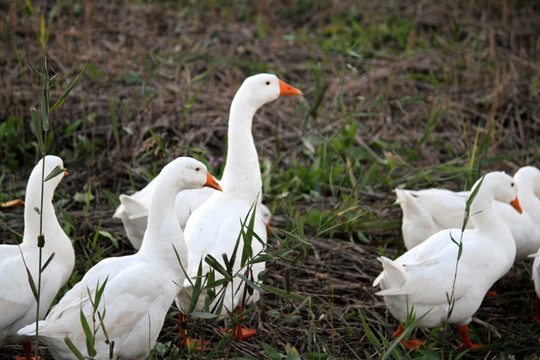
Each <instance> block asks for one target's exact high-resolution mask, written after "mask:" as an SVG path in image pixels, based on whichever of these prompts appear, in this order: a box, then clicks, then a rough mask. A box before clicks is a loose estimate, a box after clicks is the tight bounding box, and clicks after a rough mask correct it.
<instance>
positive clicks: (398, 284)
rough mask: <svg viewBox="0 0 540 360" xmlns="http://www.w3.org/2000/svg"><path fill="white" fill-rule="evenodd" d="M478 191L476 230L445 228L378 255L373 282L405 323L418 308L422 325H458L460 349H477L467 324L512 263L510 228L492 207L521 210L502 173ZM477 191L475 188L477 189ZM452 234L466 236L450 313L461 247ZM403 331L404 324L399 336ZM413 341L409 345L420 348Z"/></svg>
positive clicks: (488, 177) (511, 183)
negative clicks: (397, 252) (392, 254)
mask: <svg viewBox="0 0 540 360" xmlns="http://www.w3.org/2000/svg"><path fill="white" fill-rule="evenodd" d="M478 187H479V190H478V192H477V194H476V197H475V198H474V199H473V201H472V203H471V206H470V219H469V221H471V222H472V223H473V224H474V227H475V229H466V230H465V231H464V232H463V233H462V232H461V229H447V230H442V231H440V232H438V233H435V234H434V235H432V236H430V237H429V238H428V239H426V240H425V241H424V242H422V243H421V244H419V245H417V246H415V247H414V248H412V249H411V250H409V251H407V252H406V253H405V254H403V255H401V256H400V257H399V258H397V259H396V260H390V259H388V258H386V257H384V256H382V257H380V261H381V262H382V264H383V269H384V270H383V272H382V273H381V274H380V275H379V276H378V277H377V279H376V280H375V281H374V283H373V285H374V286H377V285H380V287H381V291H379V292H378V293H377V295H381V296H384V302H385V304H386V306H387V307H388V309H389V310H390V312H391V313H392V315H393V316H394V317H395V318H397V319H398V320H399V321H400V322H405V321H406V319H407V312H408V311H411V309H414V313H415V315H416V319H419V318H420V317H421V316H423V315H425V316H424V317H423V318H422V319H421V320H420V322H419V323H418V326H420V327H427V328H432V327H435V326H438V325H441V324H444V323H447V322H448V323H450V324H456V325H458V329H459V333H460V335H461V338H462V341H463V344H462V345H461V346H460V347H459V349H474V348H477V347H479V346H480V345H475V344H472V342H471V341H470V339H469V337H468V324H469V322H470V321H471V317H472V316H473V315H474V313H475V312H476V310H477V309H478V308H479V306H480V304H481V302H482V299H483V298H484V295H485V294H486V292H487V291H488V289H489V288H490V287H491V286H492V285H493V283H495V282H496V281H497V280H498V279H500V278H501V277H502V276H503V275H504V274H506V272H507V271H508V270H509V269H510V268H511V266H512V264H513V262H514V257H515V253H516V245H515V242H514V240H513V238H512V234H511V233H510V230H509V229H508V227H507V226H506V224H505V223H504V222H502V221H501V219H500V217H499V216H498V215H497V212H496V211H495V210H494V209H493V207H492V202H493V201H495V200H498V201H502V202H506V203H511V204H512V206H514V207H515V208H516V209H517V210H518V211H520V212H521V208H520V206H519V202H518V200H517V199H518V198H517V186H516V184H515V182H514V179H512V177H510V176H509V175H506V174H505V173H503V172H492V173H488V174H486V175H485V177H484V178H483V180H482V179H480V180H479V181H477V182H476V183H475V185H474V187H473V189H476V188H478ZM473 191H474V190H473ZM452 238H453V239H454V240H455V241H457V242H460V240H461V241H462V253H461V258H460V260H459V266H458V270H457V277H456V281H455V292H454V300H455V303H454V308H453V311H452V312H451V314H450V316H449V317H448V314H449V302H448V298H449V297H450V296H451V293H452V287H453V281H454V273H455V271H456V261H457V258H458V251H459V247H458V245H456V243H454V242H453V241H452ZM401 333H402V328H400V330H398V331H397V332H396V336H398V335H400V334H401ZM420 344H421V341H419V340H410V341H409V342H408V343H407V347H408V348H413V347H418V346H419V345H420Z"/></svg>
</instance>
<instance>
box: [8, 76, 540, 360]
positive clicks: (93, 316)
mask: <svg viewBox="0 0 540 360" xmlns="http://www.w3.org/2000/svg"><path fill="white" fill-rule="evenodd" d="M295 95H301V92H300V90H298V89H296V88H294V87H292V86H290V85H288V84H286V83H285V82H283V81H281V80H280V79H279V78H278V77H277V76H276V75H273V74H257V75H254V76H251V77H248V78H246V79H245V81H244V82H243V84H242V85H241V87H240V88H239V89H238V91H237V93H236V95H235V96H234V98H233V100H232V103H231V107H230V114H229V124H228V144H227V154H225V155H226V156H224V157H225V158H226V163H225V167H224V171H223V176H222V178H221V179H220V180H219V181H218V180H216V179H214V177H213V176H212V175H210V173H209V172H208V171H207V169H206V167H205V165H204V164H202V163H201V162H199V161H197V160H195V159H193V158H189V157H180V158H177V159H175V160H173V161H171V162H170V163H169V164H167V165H166V166H165V167H163V169H162V170H161V172H160V173H159V175H158V176H157V177H156V178H155V179H154V180H152V181H151V182H150V183H149V184H148V185H147V186H146V187H144V188H143V189H141V190H140V191H138V192H136V193H134V194H131V195H125V194H122V195H120V196H119V199H120V201H121V205H120V206H119V207H118V208H117V209H116V211H115V213H114V215H113V217H114V218H117V219H120V220H121V221H122V223H123V225H124V228H125V231H126V235H127V238H128V239H129V241H130V242H131V244H132V245H133V247H134V248H135V249H136V250H137V252H136V253H135V254H133V255H127V256H121V257H111V258H106V259H104V260H102V261H100V262H99V263H98V264H96V265H95V266H93V267H92V268H91V269H90V270H89V271H88V272H87V273H86V274H85V275H84V276H83V278H82V279H81V280H80V281H79V282H78V283H77V284H75V285H74V286H73V287H72V288H71V289H70V290H69V291H68V292H67V293H66V294H65V295H64V296H63V297H62V298H61V299H60V300H59V301H58V302H57V303H56V304H55V305H54V306H52V307H51V304H52V303H53V300H54V299H55V297H56V295H57V293H58V291H59V289H60V288H61V287H62V286H64V285H65V284H66V282H67V281H68V279H69V277H70V276H71V272H72V270H73V267H74V264H75V253H74V250H73V246H72V245H71V241H70V239H69V238H68V236H67V235H66V234H65V233H64V231H63V229H62V227H61V226H60V224H59V223H58V220H57V218H56V214H55V210H54V207H53V204H52V199H53V195H54V191H55V189H56V187H57V185H58V184H59V183H60V181H61V180H62V178H63V177H64V176H65V175H66V174H67V172H66V171H65V169H64V165H63V162H62V159H60V158H58V157H56V156H52V155H47V156H45V157H44V158H43V159H41V160H40V161H39V163H38V164H37V165H36V166H35V168H34V170H33V171H32V173H31V174H30V177H29V180H28V185H27V188H26V198H25V212H24V237H23V241H22V243H21V244H20V245H0V346H3V345H5V344H8V343H18V344H22V345H23V349H24V351H25V356H26V359H27V360H30V359H32V350H31V341H32V339H33V337H34V336H35V335H36V332H38V334H39V339H40V342H42V343H44V344H45V345H47V347H48V348H49V350H50V352H51V353H52V355H53V356H54V358H55V359H73V358H74V357H75V356H74V350H73V348H76V349H77V351H79V352H80V353H81V355H82V356H83V357H84V358H94V359H110V358H112V359H144V358H146V357H147V356H148V354H149V353H150V352H151V351H152V349H153V347H154V345H155V342H156V340H157V337H158V335H159V333H160V331H161V329H162V326H163V323H164V321H165V318H166V315H167V312H168V311H169V308H170V306H171V304H172V303H174V302H176V305H177V306H178V309H179V312H180V314H179V324H178V332H179V336H180V339H181V343H182V344H183V345H185V346H192V345H195V346H196V347H197V348H204V346H205V344H203V343H202V342H201V341H200V340H198V339H192V338H190V337H188V336H187V332H186V329H185V327H186V319H188V318H189V317H190V315H191V314H192V313H195V312H203V311H204V312H208V311H210V312H213V313H214V314H215V316H224V315H226V314H229V313H234V312H236V313H237V314H239V316H241V314H242V313H243V311H244V309H245V307H246V306H248V305H249V304H252V303H255V302H257V301H258V300H259V293H258V292H257V291H253V288H249V287H248V286H247V282H246V280H248V281H253V282H256V281H257V280H256V279H258V276H259V274H260V273H261V272H263V271H264V270H265V263H264V261H253V262H249V259H254V258H256V257H257V256H258V255H259V254H263V253H264V251H265V250H266V242H267V237H268V226H269V223H270V218H271V212H270V210H269V209H268V207H267V206H265V205H264V204H263V203H262V199H263V196H262V195H263V194H262V178H261V172H260V165H259V160H258V155H257V149H256V146H255V142H254V139H253V136H252V132H251V128H252V122H253V117H254V115H255V113H256V112H257V110H258V109H259V108H260V107H262V106H263V105H265V104H267V103H269V102H272V101H274V100H276V99H277V98H278V97H280V96H295ZM395 193H396V197H397V201H396V203H397V204H399V205H400V206H401V209H402V212H403V220H402V234H403V240H404V245H405V248H406V249H407V251H406V252H405V253H403V254H402V255H401V256H399V257H397V258H396V259H390V258H388V257H385V256H381V257H380V258H379V260H380V262H381V264H382V272H381V273H380V275H379V276H378V277H377V278H376V279H375V281H374V282H373V286H375V287H378V288H380V290H379V291H378V292H377V295H380V296H381V297H382V298H383V299H384V303H385V304H386V306H387V308H388V310H389V312H390V313H391V314H392V315H393V316H394V317H395V318H396V319H397V320H398V321H399V325H398V330H397V331H396V333H395V336H396V337H400V336H401V335H402V334H403V333H404V330H405V328H406V327H407V326H408V325H409V324H407V321H410V319H412V318H415V319H416V325H417V326H420V327H426V328H433V327H436V326H439V325H442V324H446V323H448V324H455V325H457V327H458V331H459V334H460V336H461V340H462V345H461V346H459V348H458V349H459V350H466V349H476V348H478V347H481V346H482V345H480V344H474V343H473V342H472V341H471V339H470V338H469V336H468V324H469V323H470V322H471V318H472V316H473V315H474V314H475V312H476V311H477V310H478V308H479V307H480V305H481V302H482V299H483V298H484V296H485V295H486V293H487V292H488V290H489V289H490V288H491V287H492V286H493V284H494V283H495V282H496V281H497V280H499V279H500V278H501V277H503V276H504V275H505V274H506V273H507V272H508V271H509V270H510V268H511V267H512V265H513V264H514V262H515V261H521V260H523V259H526V258H527V257H534V262H533V268H532V275H533V276H532V277H533V282H534V286H535V289H536V291H537V293H538V294H540V250H539V249H540V171H539V170H538V169H537V168H535V167H532V166H526V167H523V168H522V169H520V170H519V171H518V172H516V174H515V175H514V176H513V177H511V176H510V175H507V174H505V173H504V172H491V173H487V174H484V176H482V177H481V178H480V179H478V181H477V182H476V183H475V184H474V186H473V187H472V189H471V191H463V192H453V191H450V190H446V189H426V190H406V189H395ZM41 194H43V196H42V195H41ZM40 215H41V216H40ZM247 234H249V236H248V235H247ZM38 243H39V245H40V246H41V249H42V251H41V252H40V251H39V249H40V247H38ZM237 252H239V253H238V255H237ZM245 254H247V255H246V256H247V259H246V256H244V255H245ZM40 256H41V259H40ZM40 263H41V264H45V266H43V265H42V268H41V269H39V264H40ZM209 263H210V264H214V265H213V266H209ZM216 267H217V268H222V269H227V273H226V272H223V271H215V268H216ZM40 273H41V274H40ZM39 275H41V287H40V289H39V294H40V296H39V299H40V301H39V304H40V305H39V310H38V307H37V306H36V296H35V293H34V291H33V289H32V287H31V286H30V285H29V278H30V279H37V278H38V276H39ZM230 275H232V276H230ZM209 278H211V279H212V281H214V282H215V283H216V284H217V283H219V284H222V285H223V286H222V288H221V289H220V291H221V296H215V294H209V293H215V292H216V291H215V290H216V288H215V287H212V289H213V291H211V292H210V291H208V293H207V292H206V291H205V290H207V288H205V287H204V286H201V282H202V281H203V280H204V279H205V280H208V279H209ZM212 295H213V296H212ZM537 304H540V300H538V297H537ZM538 308H539V309H540V305H538ZM537 321H540V310H539V311H538V314H537ZM224 331H227V330H224ZM88 332H91V333H92V336H91V338H90V339H89V336H88ZM228 332H229V334H230V335H231V336H234V337H235V338H236V339H238V340H242V339H245V338H248V337H250V336H253V335H255V334H256V330H255V329H250V328H245V327H243V326H242V325H238V324H236V325H235V326H233V328H232V329H229V330H228ZM403 345H404V346H406V347H407V348H408V349H419V348H420V347H421V346H423V342H422V341H421V340H419V339H414V340H412V339H410V340H407V341H406V342H405V341H403Z"/></svg>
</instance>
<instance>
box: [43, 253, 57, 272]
mask: <svg viewBox="0 0 540 360" xmlns="http://www.w3.org/2000/svg"><path fill="white" fill-rule="evenodd" d="M55 255H56V253H54V252H53V253H52V254H51V256H49V258H48V259H47V261H45V264H43V266H42V267H41V272H43V271H45V269H46V268H47V266H49V264H50V263H51V261H52V260H53V259H54V256H55Z"/></svg>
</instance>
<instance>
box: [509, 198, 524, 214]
mask: <svg viewBox="0 0 540 360" xmlns="http://www.w3.org/2000/svg"><path fill="white" fill-rule="evenodd" d="M510 205H512V207H513V208H514V209H516V210H517V212H518V213H520V214H521V213H523V210H521V205H519V200H518V197H517V196H516V198H515V199H514V200H512V201H511V202H510Z"/></svg>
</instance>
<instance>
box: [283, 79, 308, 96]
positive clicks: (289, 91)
mask: <svg viewBox="0 0 540 360" xmlns="http://www.w3.org/2000/svg"><path fill="white" fill-rule="evenodd" d="M278 80H279V79H278ZM292 95H302V92H301V91H300V90H298V89H296V88H293V87H292V86H291V85H289V84H287V83H284V82H283V81H281V80H279V96H292Z"/></svg>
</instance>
